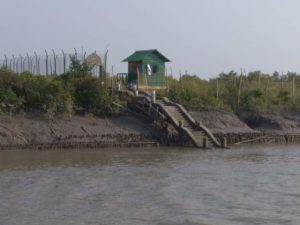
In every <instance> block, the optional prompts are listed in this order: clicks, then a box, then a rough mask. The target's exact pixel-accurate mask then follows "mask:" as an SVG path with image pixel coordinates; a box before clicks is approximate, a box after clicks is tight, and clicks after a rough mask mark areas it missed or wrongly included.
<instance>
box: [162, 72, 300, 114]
mask: <svg viewBox="0 0 300 225" xmlns="http://www.w3.org/2000/svg"><path fill="white" fill-rule="evenodd" d="M167 86H168V88H167V95H168V97H169V98H170V99H171V100H173V101H175V102H178V103H180V104H182V105H184V106H185V107H186V108H187V109H189V110H226V111H233V112H239V111H250V112H257V113H279V112H281V110H284V109H299V106H300V75H299V74H297V73H293V72H288V73H287V74H279V73H278V72H276V71H275V72H274V73H273V74H266V73H262V72H261V71H252V72H249V73H248V74H246V73H245V72H243V73H240V74H239V73H237V72H235V71H230V72H228V73H221V74H219V75H218V76H216V77H215V78H212V79H209V80H204V79H201V78H199V77H198V76H195V75H194V76H191V75H188V74H185V75H183V76H181V77H180V79H179V80H177V79H174V78H173V77H172V76H168V77H167Z"/></svg>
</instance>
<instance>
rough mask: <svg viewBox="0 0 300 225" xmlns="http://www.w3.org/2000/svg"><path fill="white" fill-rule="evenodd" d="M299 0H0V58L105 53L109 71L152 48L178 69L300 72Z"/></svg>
mask: <svg viewBox="0 0 300 225" xmlns="http://www.w3.org/2000/svg"><path fill="white" fill-rule="evenodd" d="M299 10H300V1H299V0H185V1H183V0H151V1H143V0H106V1H105V0H0V32H1V33H0V58H3V55H4V54H7V55H11V54H16V55H18V54H20V53H21V54H25V53H26V52H29V53H31V54H33V51H37V52H38V53H40V54H42V53H43V52H44V49H47V50H51V49H52V48H53V49H55V50H56V51H60V49H64V50H65V51H67V52H73V48H74V47H75V48H77V49H79V50H80V49H81V47H83V48H84V49H85V50H86V51H87V52H89V53H90V52H92V51H94V50H97V52H104V51H105V50H106V48H108V50H109V61H108V63H109V68H110V67H111V65H114V67H115V72H126V70H127V66H126V63H121V60H123V59H124V58H126V57H127V56H128V55H130V54H132V53H133V52H134V51H135V50H143V49H158V50H159V51H160V52H161V53H162V54H164V55H165V56H166V57H168V58H169V59H170V60H171V61H172V62H171V63H169V64H168V65H167V69H168V70H169V71H170V68H171V67H172V70H173V75H174V76H178V74H179V70H182V72H185V71H188V73H189V74H197V75H198V76H199V77H201V78H209V77H213V76H215V75H217V74H219V73H221V72H228V71H230V70H232V69H233V70H236V71H240V68H241V67H242V68H245V69H246V71H250V70H261V71H263V72H269V73H271V72H273V71H275V70H277V71H279V72H287V71H296V72H300V13H299Z"/></svg>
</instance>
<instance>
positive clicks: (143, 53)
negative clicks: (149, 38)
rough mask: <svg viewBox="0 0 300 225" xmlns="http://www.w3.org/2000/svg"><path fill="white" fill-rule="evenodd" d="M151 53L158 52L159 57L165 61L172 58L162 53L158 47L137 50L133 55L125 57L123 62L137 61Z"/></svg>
mask: <svg viewBox="0 0 300 225" xmlns="http://www.w3.org/2000/svg"><path fill="white" fill-rule="evenodd" d="M149 54H156V55H157V56H158V57H160V58H161V59H162V60H163V61H164V62H170V60H169V59H168V58H167V57H165V56H164V55H163V54H161V53H160V52H159V51H157V50H156V49H151V50H143V51H136V52H134V53H133V54H132V55H130V56H128V57H127V58H126V59H124V60H123V61H122V62H136V61H142V60H143V59H144V58H145V56H147V55H149Z"/></svg>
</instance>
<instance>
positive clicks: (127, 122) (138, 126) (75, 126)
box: [0, 114, 155, 145]
mask: <svg viewBox="0 0 300 225" xmlns="http://www.w3.org/2000/svg"><path fill="white" fill-rule="evenodd" d="M153 134H154V131H153V127H152V125H151V124H149V123H148V122H146V121H144V120H141V119H139V118H135V117H133V116H132V115H129V114H123V115H121V116H119V117H116V118H95V117H84V116H72V117H71V118H56V119H55V120H47V119H45V118H42V117H38V116H33V115H26V116H21V115H15V116H13V117H9V116H7V115H1V116H0V145H20V144H25V145H28V144H29V145H30V144H43V143H74V142H81V143H82V142H86V143H96V142H98V143H99V142H105V143H127V142H131V143H132V142H149V141H155V139H154V138H153Z"/></svg>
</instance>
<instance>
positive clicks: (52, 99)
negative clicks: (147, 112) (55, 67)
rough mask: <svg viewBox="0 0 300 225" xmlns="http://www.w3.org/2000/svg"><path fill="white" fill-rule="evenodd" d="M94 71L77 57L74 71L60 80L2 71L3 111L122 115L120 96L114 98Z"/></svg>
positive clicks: (0, 98)
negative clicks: (93, 73)
mask: <svg viewBox="0 0 300 225" xmlns="http://www.w3.org/2000/svg"><path fill="white" fill-rule="evenodd" d="M90 71H91V70H90V68H89V67H88V65H87V64H86V63H81V62H80V61H78V60H77V59H75V58H74V57H72V58H71V66H70V71H69V72H68V73H66V74H62V75H61V76H57V77H45V76H41V75H33V74H31V73H29V72H24V73H22V74H20V75H18V74H15V73H13V72H12V71H9V70H7V69H0V110H1V111H5V112H11V111H12V110H13V111H18V110H24V111H27V112H36V111H37V112H42V113H47V114H48V115H50V116H53V115H55V114H71V113H72V112H83V113H93V114H94V115H104V114H108V113H109V114H114V113H118V110H119V108H118V107H117V106H116V104H114V103H118V102H119V100H118V97H117V96H110V95H108V93H107V90H106V89H105V88H104V85H103V83H102V82H101V81H100V80H99V79H98V78H95V77H92V76H91V72H90Z"/></svg>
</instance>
